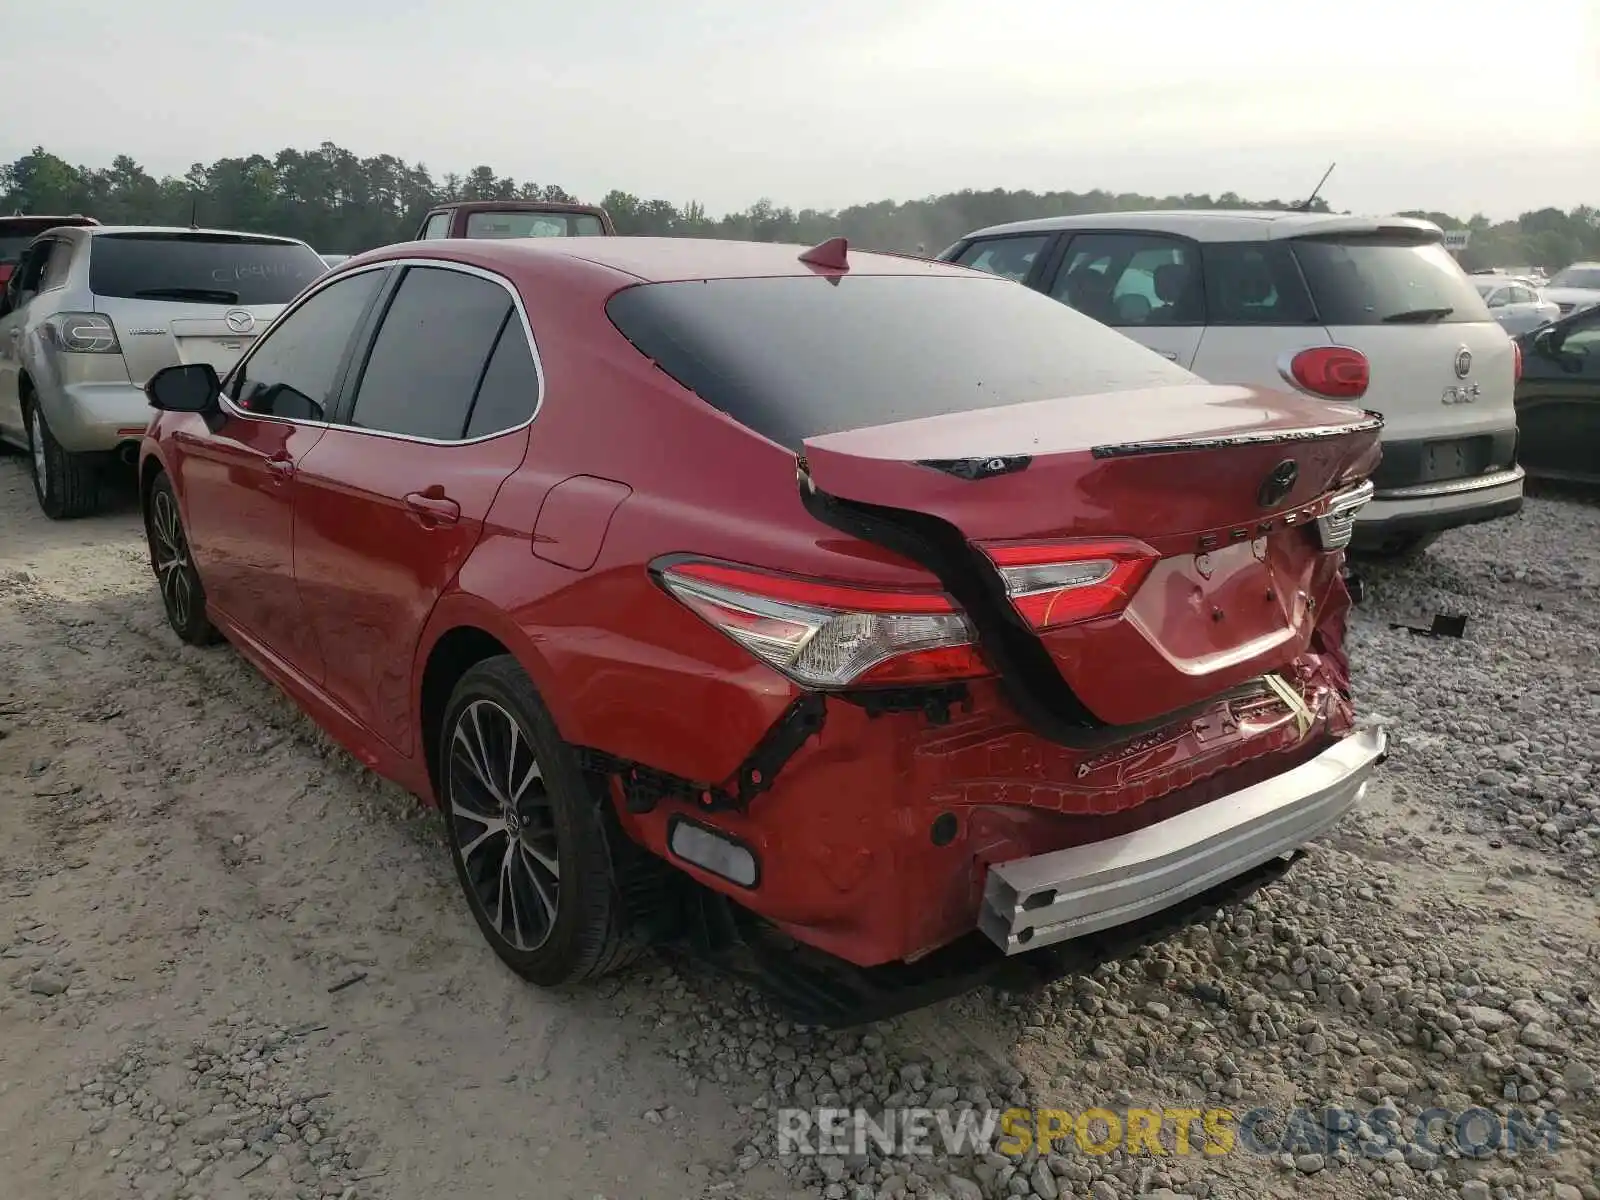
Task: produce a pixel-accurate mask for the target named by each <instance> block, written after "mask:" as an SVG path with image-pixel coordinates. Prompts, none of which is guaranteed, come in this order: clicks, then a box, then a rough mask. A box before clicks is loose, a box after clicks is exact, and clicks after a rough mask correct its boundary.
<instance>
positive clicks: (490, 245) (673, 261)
mask: <svg viewBox="0 0 1600 1200" xmlns="http://www.w3.org/2000/svg"><path fill="white" fill-rule="evenodd" d="M808 249H810V247H807V246H801V245H792V244H789V243H787V242H734V241H723V240H721V239H718V238H655V237H614V238H612V237H580V238H439V239H436V240H433V241H427V242H409V243H402V244H399V245H394V246H386V247H384V248H383V249H382V250H379V251H374V252H371V253H369V254H363V255H361V256H360V258H359V261H360V262H362V263H371V262H375V261H381V260H383V259H389V258H415V257H427V258H435V257H437V258H443V259H449V260H454V261H459V262H466V263H473V264H476V265H478V266H482V267H487V268H489V269H491V270H500V271H505V272H507V273H517V272H520V271H522V270H528V269H534V270H537V269H538V266H539V264H541V263H550V262H551V261H552V260H557V259H560V260H566V261H569V262H578V263H589V264H592V265H594V266H597V267H603V268H607V269H609V270H611V271H613V272H616V273H618V274H620V275H626V276H631V277H633V278H634V279H636V280H640V281H643V282H645V283H673V282H684V281H689V280H697V279H753V278H763V277H770V276H786V275H793V276H807V275H813V274H816V273H817V269H815V268H812V267H810V266H808V265H807V264H805V263H803V262H801V261H800V255H801V254H803V253H804V252H805V251H806V250H808ZM847 261H848V262H849V264H850V271H849V273H850V274H852V275H941V276H953V277H972V276H979V275H980V273H979V272H976V271H971V270H968V269H967V268H965V267H957V266H953V265H952V264H950V263H941V262H934V261H931V260H929V259H924V258H915V257H912V256H910V255H899V254H887V253H879V252H875V251H870V250H851V251H849V253H848V255H847ZM339 265H340V267H341V268H342V267H344V266H345V264H344V263H340V264H339ZM830 273H831V272H830ZM981 277H982V278H984V279H990V278H993V277H992V276H988V275H982V276H981Z"/></svg>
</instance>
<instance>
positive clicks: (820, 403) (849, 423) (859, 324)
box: [606, 275, 1197, 451]
mask: <svg viewBox="0 0 1600 1200" xmlns="http://www.w3.org/2000/svg"><path fill="white" fill-rule="evenodd" d="M606 311H607V313H608V314H609V315H610V317H611V320H612V323H613V324H615V325H616V327H617V328H618V329H619V330H620V331H621V332H622V334H623V335H624V336H625V337H627V338H628V340H629V341H631V342H632V343H633V344H634V345H635V346H637V347H638V348H639V350H640V351H642V352H643V353H644V354H645V355H646V356H647V357H649V358H650V359H652V360H654V361H655V362H656V363H657V364H658V365H659V366H660V367H661V369H662V370H664V371H665V372H666V373H667V374H669V375H671V376H672V377H673V378H674V379H676V380H677V381H678V382H679V383H681V384H683V385H684V386H685V387H687V388H688V389H690V390H691V391H693V392H695V393H697V394H698V395H699V396H700V397H701V398H702V399H703V400H705V401H706V402H707V403H709V404H711V405H713V406H714V407H716V408H718V409H720V410H722V411H723V412H725V413H727V414H728V415H729V416H730V417H732V418H734V419H735V420H736V421H739V422H740V423H741V424H743V425H744V426H745V427H747V428H749V429H751V430H754V431H755V432H756V433H759V434H761V435H762V436H763V437H766V438H769V439H771V440H772V441H774V442H776V443H778V444H779V445H781V446H785V447H788V448H789V449H791V450H796V451H797V450H799V449H800V446H801V443H802V442H804V441H805V440H806V439H807V438H810V437H816V436H819V435H821V434H826V433H834V432H837V431H839V430H843V429H859V428H862V427H864V426H869V425H885V424H889V423H892V422H896V421H909V420H913V419H915V418H919V417H933V416H940V415H942V414H945V413H953V412H965V411H967V410H969V409H984V408H999V407H1003V406H1007V405H1012V404H1023V403H1026V402H1028V401H1031V400H1046V399H1051V398H1055V397H1065V396H1085V397H1088V396H1091V395H1094V394H1095V393H1100V392H1111V391H1116V390H1118V389H1121V388H1134V387H1156V386H1160V385H1163V384H1182V383H1195V382H1197V380H1196V378H1195V376H1193V375H1191V374H1190V373H1189V372H1188V371H1185V370H1184V369H1183V368H1182V367H1178V366H1174V365H1173V364H1172V363H1169V362H1167V361H1166V360H1165V359H1163V358H1162V357H1161V356H1160V355H1158V354H1156V353H1154V352H1153V351H1150V350H1147V349H1145V348H1144V347H1143V346H1141V345H1139V344H1138V343H1136V342H1134V341H1132V340H1130V339H1129V338H1125V337H1123V336H1122V335H1121V334H1119V333H1116V332H1114V331H1113V330H1110V329H1107V328H1106V327H1105V326H1104V325H1098V324H1096V323H1095V322H1093V321H1091V320H1088V319H1087V318H1085V317H1083V316H1081V315H1080V314H1078V313H1075V312H1073V311H1072V310H1071V309H1069V308H1067V307H1066V306H1064V305H1061V304H1057V303H1056V302H1055V301H1053V300H1050V299H1049V298H1048V297H1045V296H1043V295H1041V294H1039V293H1038V292H1035V291H1032V290H1031V289H1029V288H1025V287H1020V286H1018V285H1017V284H1014V283H1008V282H1006V281H1005V280H1001V279H985V278H982V277H981V276H966V277H955V276H948V275H945V276H935V275H845V276H843V277H830V278H823V277H820V276H808V277H783V278H768V279H713V280H709V281H707V282H696V283H655V284H641V285H638V286H635V287H631V288H626V289H624V290H623V291H621V292H618V293H617V294H616V295H615V296H613V297H612V298H611V300H610V302H609V303H608V304H607V305H606ZM1085 403H1086V404H1087V403H1092V401H1089V400H1085Z"/></svg>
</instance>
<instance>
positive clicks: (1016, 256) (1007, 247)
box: [955, 234, 1050, 283]
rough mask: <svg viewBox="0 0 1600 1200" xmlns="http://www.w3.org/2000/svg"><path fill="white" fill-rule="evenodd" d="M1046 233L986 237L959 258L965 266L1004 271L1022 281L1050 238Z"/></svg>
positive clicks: (994, 272)
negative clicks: (1031, 235)
mask: <svg viewBox="0 0 1600 1200" xmlns="http://www.w3.org/2000/svg"><path fill="white" fill-rule="evenodd" d="M1049 240H1050V239H1049V237H1048V235H1046V234H1039V235H1037V236H1035V237H1002V238H984V239H983V240H982V241H977V242H973V243H972V245H970V246H968V247H967V248H966V249H965V250H963V251H962V252H961V253H960V254H958V255H957V256H956V258H955V261H956V262H957V263H959V264H961V265H962V266H963V267H971V268H972V269H973V270H976V271H987V272H989V274H991V275H1003V276H1004V277H1005V278H1007V279H1014V280H1016V281H1017V282H1018V283H1021V282H1022V281H1023V280H1024V279H1026V278H1027V277H1028V272H1029V271H1031V270H1032V269H1033V263H1034V260H1035V259H1037V258H1038V257H1039V253H1040V251H1042V250H1043V249H1044V247H1045V243H1046V242H1047V241H1049Z"/></svg>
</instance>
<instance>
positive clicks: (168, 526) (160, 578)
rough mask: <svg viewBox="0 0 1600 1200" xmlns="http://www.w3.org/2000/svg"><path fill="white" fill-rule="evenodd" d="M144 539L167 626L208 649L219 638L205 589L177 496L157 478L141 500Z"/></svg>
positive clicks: (168, 483) (163, 479)
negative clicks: (209, 614)
mask: <svg viewBox="0 0 1600 1200" xmlns="http://www.w3.org/2000/svg"><path fill="white" fill-rule="evenodd" d="M144 537H145V542H146V543H147V544H148V545H149V547H150V569H151V570H152V571H154V572H155V573H156V583H157V585H158V586H159V587H160V588H161V606H162V607H163V608H164V609H166V612H167V624H169V625H171V626H172V631H173V632H174V633H176V634H177V635H178V636H179V637H180V638H182V639H183V640H184V641H186V642H188V643H189V644H190V645H191V646H208V645H210V644H211V643H212V642H215V641H216V640H217V639H218V637H219V636H220V635H219V634H218V633H217V630H216V627H215V626H214V625H212V624H211V621H210V619H209V618H208V617H207V616H206V590H205V588H204V587H202V586H201V584H200V573H199V572H198V571H196V570H195V568H194V558H193V556H192V555H191V554H190V553H189V539H188V538H187V537H186V536H184V532H183V520H182V518H181V517H180V516H179V514H178V497H177V494H176V493H175V492H174V491H173V490H172V481H171V480H170V479H168V478H167V477H166V476H165V475H157V476H156V479H155V482H154V483H152V484H151V485H150V492H149V494H148V495H147V496H146V497H145V500H144Z"/></svg>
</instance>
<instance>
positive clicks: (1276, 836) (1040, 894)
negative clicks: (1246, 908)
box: [979, 728, 1387, 954]
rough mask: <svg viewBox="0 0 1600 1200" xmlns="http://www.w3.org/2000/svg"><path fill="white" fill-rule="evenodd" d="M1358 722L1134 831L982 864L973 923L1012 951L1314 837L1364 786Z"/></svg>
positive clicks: (1157, 903) (1115, 917) (1364, 751)
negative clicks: (1303, 754) (1254, 778)
mask: <svg viewBox="0 0 1600 1200" xmlns="http://www.w3.org/2000/svg"><path fill="white" fill-rule="evenodd" d="M1386 746H1387V740H1386V738H1385V736H1384V733H1383V731H1382V730H1381V729H1377V728H1368V729H1364V730H1360V731H1357V732H1356V733H1353V734H1351V735H1350V736H1348V737H1345V738H1343V739H1341V740H1340V741H1339V742H1337V743H1336V744H1335V745H1333V746H1332V747H1330V748H1329V749H1327V750H1325V751H1323V752H1322V753H1321V754H1319V755H1317V757H1315V758H1313V759H1311V760H1310V761H1309V762H1306V763H1303V764H1302V765H1300V766H1298V767H1294V768H1292V769H1291V770H1288V771H1285V772H1283V773H1282V774H1281V775H1275V776H1273V777H1272V778H1270V779H1267V780H1264V781H1262V782H1261V783H1257V784H1254V785H1252V786H1250V787H1246V788H1243V789H1241V790H1240V791H1237V792H1233V793H1232V794H1230V795H1226V796H1220V797H1218V798H1217V799H1215V800H1213V801H1211V802H1210V803H1208V804H1203V805H1201V806H1199V807H1198V808H1194V809H1191V810H1189V811H1188V812H1184V813H1181V814H1179V815H1178V816H1175V817H1171V818H1169V819H1168V820H1165V821H1161V822H1158V823H1156V824H1154V825H1150V826H1148V827H1146V828H1144V829H1139V830H1136V831H1134V832H1132V833H1128V834H1124V835H1123V836H1121V837H1114V838H1108V839H1106V840H1104V841H1099V842H1093V843H1090V844H1088V845H1082V846H1073V847H1070V848H1068V849H1065V850H1057V851H1054V852H1052V853H1049V854H1039V855H1035V856H1033V857H1031V858H1022V859H1015V860H1013V861H1011V862H1008V863H1002V864H1000V865H998V866H994V867H991V868H990V870H989V873H988V878H987V881H986V883H985V885H984V896H983V907H982V911H981V913H980V915H979V927H980V928H981V929H982V930H983V932H984V933H985V934H986V935H987V936H988V937H989V939H990V940H991V941H993V942H994V943H995V944H996V945H998V946H999V947H1000V948H1001V949H1002V950H1003V951H1005V952H1006V953H1007V954H1019V953H1022V952H1024V951H1028V950H1034V949H1037V948H1038V947H1040V946H1048V945H1052V944H1054V943H1057V942H1063V941H1067V940H1069V939H1071V938H1077V937H1082V936H1084V935H1086V934H1091V933H1095V932H1097V931H1099V930H1103V929H1107V928H1110V927H1112V926H1115V925H1121V924H1124V923H1126V922H1130V921H1136V920H1139V919H1141V918H1143V917H1147V916H1150V915H1151V914H1153V913H1157V912H1159V911H1160V910H1162V909H1164V908H1167V907H1169V906H1171V905H1173V904H1177V903H1179V902H1180V901H1183V900H1186V899H1188V898H1190V897H1192V896H1196V895H1199V894H1200V893H1202V892H1204V891H1206V890H1207V889H1209V888H1213V887H1216V886H1217V885H1218V884H1221V883H1224V882H1226V881H1227V880H1229V879H1232V878H1234V877H1235V876H1238V875H1242V874H1244V873H1246V872H1247V871H1250V870H1251V869H1253V868H1255V867H1258V866H1260V865H1261V864H1263V863H1266V862H1268V861H1270V860H1271V859H1273V858H1276V857H1277V856H1279V855H1283V854H1288V853H1290V852H1292V851H1294V850H1296V849H1297V848H1299V847H1300V846H1302V845H1304V844H1305V843H1306V842H1308V841H1310V840H1312V839H1313V838H1315V837H1317V836H1318V835H1320V834H1322V833H1323V832H1324V831H1326V830H1327V829H1328V828H1329V827H1331V826H1332V825H1333V824H1335V823H1336V822H1337V821H1338V820H1339V818H1340V817H1342V816H1343V815H1344V814H1345V812H1347V811H1348V810H1349V809H1350V808H1351V807H1352V806H1353V805H1354V804H1355V803H1356V802H1357V801H1358V800H1359V799H1360V798H1361V795H1362V793H1363V792H1364V791H1365V790H1366V784H1367V780H1368V778H1369V777H1370V776H1371V774H1372V772H1373V770H1374V768H1375V767H1376V766H1377V764H1378V763H1379V762H1380V761H1381V760H1382V758H1383V756H1384V752H1385V749H1386Z"/></svg>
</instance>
